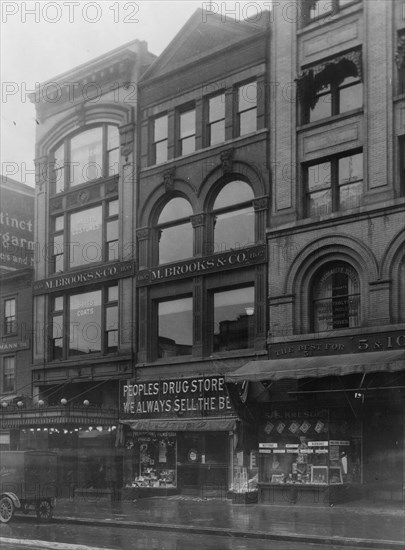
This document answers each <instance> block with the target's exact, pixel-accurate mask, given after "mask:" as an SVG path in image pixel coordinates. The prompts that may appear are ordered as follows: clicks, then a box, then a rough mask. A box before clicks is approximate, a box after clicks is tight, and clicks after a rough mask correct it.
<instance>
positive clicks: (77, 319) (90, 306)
mask: <svg viewBox="0 0 405 550" xmlns="http://www.w3.org/2000/svg"><path fill="white" fill-rule="evenodd" d="M69 329H70V330H69V333H70V335H69V354H70V355H82V354H88V353H96V352H100V351H101V291H100V290H97V291H94V292H86V293H85V294H76V295H72V296H70V322H69Z"/></svg>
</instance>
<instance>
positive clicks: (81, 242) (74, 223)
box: [69, 206, 102, 267]
mask: <svg viewBox="0 0 405 550" xmlns="http://www.w3.org/2000/svg"><path fill="white" fill-rule="evenodd" d="M101 222H102V211H101V206H96V207H95V208H88V209H87V210H81V211H80V212H75V213H74V214H71V216H70V242H69V245H70V267H76V266H79V265H85V264H89V263H92V262H100V261H101V260H102V223H101Z"/></svg>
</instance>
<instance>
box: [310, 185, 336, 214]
mask: <svg viewBox="0 0 405 550" xmlns="http://www.w3.org/2000/svg"><path fill="white" fill-rule="evenodd" d="M330 212H332V192H331V191H330V190H329V189H327V190H325V191H318V192H315V193H311V194H310V195H309V215H310V216H324V215H326V214H329V213H330Z"/></svg>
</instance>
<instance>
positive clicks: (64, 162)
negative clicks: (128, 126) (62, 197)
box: [53, 124, 119, 193]
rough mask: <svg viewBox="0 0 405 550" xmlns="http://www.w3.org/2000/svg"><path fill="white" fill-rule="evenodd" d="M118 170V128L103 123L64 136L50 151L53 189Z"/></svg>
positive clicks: (76, 183) (60, 188) (67, 187)
mask: <svg viewBox="0 0 405 550" xmlns="http://www.w3.org/2000/svg"><path fill="white" fill-rule="evenodd" d="M118 172H119V131H118V127H117V126H113V125H112V124H103V125H102V126H97V127H94V128H89V129H87V130H84V131H83V132H81V133H80V134H76V135H75V136H72V137H69V138H66V139H65V140H64V141H63V143H61V144H60V145H59V147H58V148H57V149H56V150H55V151H54V153H53V182H54V192H55V193H60V192H62V191H66V190H68V189H70V188H71V187H75V186H77V185H80V184H82V183H86V182H88V181H93V180H97V179H99V178H106V177H108V176H113V175H115V174H118Z"/></svg>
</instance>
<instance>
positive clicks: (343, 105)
mask: <svg viewBox="0 0 405 550" xmlns="http://www.w3.org/2000/svg"><path fill="white" fill-rule="evenodd" d="M342 70H343V69H342V65H340V66H339V64H337V65H336V71H335V72H331V81H330V82H329V83H327V84H324V85H323V86H322V87H321V88H320V89H319V90H318V91H317V92H316V93H315V94H314V96H312V97H311V98H310V99H308V100H307V101H306V102H305V105H304V123H307V122H316V121H317V120H322V119H324V118H327V117H330V116H333V115H338V114H341V113H346V112H349V111H353V110H355V109H360V108H361V107H362V106H363V84H362V82H361V80H360V78H359V77H357V76H346V77H343V75H342V73H341V71H342ZM339 74H341V76H340V78H339ZM335 76H336V80H332V79H333V78H334V77H335Z"/></svg>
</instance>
